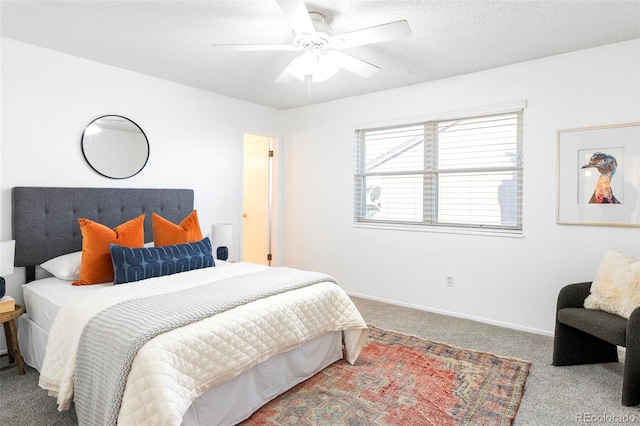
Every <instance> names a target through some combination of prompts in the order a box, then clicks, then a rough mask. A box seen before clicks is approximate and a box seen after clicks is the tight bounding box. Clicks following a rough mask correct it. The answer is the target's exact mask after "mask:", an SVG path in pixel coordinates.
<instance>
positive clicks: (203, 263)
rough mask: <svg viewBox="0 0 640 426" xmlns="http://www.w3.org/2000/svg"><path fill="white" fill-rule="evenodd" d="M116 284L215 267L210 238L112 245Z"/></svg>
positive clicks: (110, 246)
mask: <svg viewBox="0 0 640 426" xmlns="http://www.w3.org/2000/svg"><path fill="white" fill-rule="evenodd" d="M109 248H110V250H111V261H112V263H113V274H114V282H113V283H114V284H124V283H130V282H134V281H140V280H144V279H147V278H153V277H159V276H162V275H171V274H177V273H179V272H185V271H191V270H193V269H201V268H209V267H211V266H215V263H214V261H213V254H212V248H211V241H210V240H209V237H206V238H204V239H203V240H201V241H196V242H194V243H187V244H175V245H172V246H162V247H141V248H134V247H123V246H119V245H117V244H110V245H109Z"/></svg>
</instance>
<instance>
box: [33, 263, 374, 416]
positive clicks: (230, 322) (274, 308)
mask: <svg viewBox="0 0 640 426" xmlns="http://www.w3.org/2000/svg"><path fill="white" fill-rule="evenodd" d="M266 268H267V267H265V266H261V265H254V264H247V263H239V264H235V265H230V266H225V267H215V268H207V269H199V270H195V271H190V272H186V273H181V274H176V275H170V276H166V277H158V278H153V279H150V280H145V281H140V282H137V283H134V284H127V285H119V286H114V287H110V288H106V289H104V290H101V291H99V292H96V293H93V294H91V295H88V296H86V297H82V298H79V299H77V300H76V301H74V303H70V304H69V305H68V306H65V307H63V308H62V309H61V310H60V312H59V314H58V316H57V317H56V320H55V322H54V324H53V326H52V328H51V332H50V336H49V342H48V345H47V352H46V356H45V360H44V364H43V368H42V372H41V375H40V386H41V387H42V388H44V389H46V390H48V391H49V392H50V394H53V395H56V396H57V400H58V405H59V409H60V410H64V409H67V408H69V406H70V404H71V401H72V399H73V391H74V389H73V376H74V372H75V358H76V351H77V345H78V341H79V338H80V336H81V334H82V330H83V328H84V326H85V324H86V323H87V322H88V321H89V320H90V319H91V318H92V317H93V316H94V315H96V314H97V313H98V312H100V311H101V310H103V309H105V308H107V307H109V306H112V305H114V304H116V303H118V302H120V301H123V300H127V299H130V298H137V297H143V296H148V295H151V294H165V293H169V292H174V291H177V290H180V289H186V288H191V287H194V286H197V285H202V284H206V283H213V284H212V285H215V282H216V281H219V280H223V279H225V278H228V277H233V276H238V275H242V274H246V273H251V272H257V271H260V270H263V269H266ZM338 330H344V338H345V350H346V353H347V360H348V361H349V362H354V361H355V359H356V358H357V356H358V354H359V352H360V349H361V348H362V345H363V344H364V341H365V339H366V335H367V333H366V323H365V322H364V320H363V319H362V317H361V315H360V314H359V312H358V311H357V309H356V308H355V306H354V305H353V303H352V302H351V300H350V299H349V297H348V296H347V295H346V294H345V293H344V291H343V290H342V289H341V288H340V287H339V286H337V285H335V284H333V283H319V284H314V285H312V286H309V287H304V288H301V289H297V290H293V291H289V292H286V293H282V294H279V295H274V296H271V297H268V298H265V299H260V300H257V301H255V302H251V303H249V304H247V305H244V306H241V307H237V308H233V309H230V310H228V311H225V312H223V313H220V314H217V315H215V316H213V317H210V318H207V319H205V320H202V321H199V322H196V323H194V324H191V325H188V326H185V327H182V328H179V329H176V330H172V331H169V332H166V333H163V334H161V335H159V336H157V337H155V338H154V339H152V340H151V341H149V342H148V343H146V344H145V345H144V346H143V347H142V348H141V349H140V351H139V352H138V355H137V356H136V358H135V359H134V361H133V364H132V366H131V372H130V374H129V377H128V379H127V385H126V388H125V391H124V395H123V399H122V406H121V409H120V414H119V417H118V423H119V424H152V423H153V424H168V425H170V424H176V425H177V424H180V422H181V419H182V416H183V414H184V412H185V411H186V410H187V408H188V407H189V406H190V405H191V403H192V401H193V400H194V399H195V398H197V397H198V396H199V395H201V394H202V393H204V392H206V391H207V390H209V389H210V388H212V387H214V386H216V385H217V384H220V383H222V382H224V381H227V380H230V379H232V378H234V377H236V376H238V375H239V374H241V373H242V372H243V371H246V370H248V369H249V368H251V367H253V366H255V365H257V364H259V363H260V362H262V361H264V360H266V359H268V358H269V357H271V356H273V355H276V354H278V353H282V352H285V351H288V350H290V349H293V348H296V347H299V346H301V345H302V344H304V343H306V342H307V341H309V340H311V339H314V338H315V337H318V336H320V335H322V334H324V333H326V332H329V331H338Z"/></svg>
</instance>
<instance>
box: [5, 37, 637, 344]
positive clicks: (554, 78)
mask: <svg viewBox="0 0 640 426" xmlns="http://www.w3.org/2000/svg"><path fill="white" fill-rule="evenodd" d="M0 46H1V49H2V50H1V55H2V56H1V68H0V78H1V83H2V86H1V88H0V89H1V98H2V103H1V115H0V118H1V123H0V124H1V126H2V128H1V141H0V238H10V237H11V218H10V210H11V208H10V205H11V203H10V201H11V200H10V190H11V188H12V187H13V186H17V185H35V186H40V185H51V186H97V187H109V186H118V187H176V188H177V187H188V188H194V189H195V191H196V208H197V209H198V214H199V216H200V219H201V221H202V223H203V231H204V232H205V233H209V232H210V231H209V229H210V224H211V223H214V222H232V223H233V224H234V229H238V227H239V225H240V224H239V220H240V217H241V213H242V212H241V192H240V187H241V185H240V183H241V182H240V179H241V170H240V163H241V149H242V138H243V132H244V131H251V132H253V133H258V134H270V135H273V134H275V135H278V134H281V135H283V136H284V137H282V138H279V139H280V142H279V152H280V154H281V156H280V159H279V161H280V162H281V164H282V169H281V170H280V171H279V173H280V176H281V178H280V179H279V184H278V188H279V189H280V191H281V197H280V198H281V200H282V205H281V207H282V208H281V210H280V212H279V213H278V218H279V220H280V221H281V226H280V232H281V234H280V235H279V236H278V237H279V240H278V248H279V249H280V250H281V253H282V262H279V263H283V264H285V265H287V266H292V267H300V268H305V269H313V270H320V271H324V272H327V273H330V274H332V275H334V276H335V277H336V278H337V279H338V281H339V282H340V283H341V285H342V286H343V287H344V288H345V289H346V290H347V291H349V292H351V293H353V294H360V295H366V296H367V297H373V298H379V299H383V300H388V301H392V302H394V303H399V304H405V305H409V306H416V307H420V308H423V309H429V310H434V311H439V312H445V313H450V314H454V315H459V316H465V317H470V318H476V319H480V320H483V321H487V322H493V323H498V324H504V325H507V326H510V327H516V328H522V329H528V330H532V331H537V332H542V333H550V332H551V331H552V329H553V320H554V308H555V299H556V295H557V292H558V289H559V288H560V287H562V286H563V285H564V284H566V283H569V282H575V281H582V280H590V279H591V278H592V277H593V275H594V273H595V270H596V268H597V265H598V263H599V261H600V259H601V257H602V254H603V252H604V250H605V249H606V248H609V247H615V248H618V249H620V250H622V251H624V252H626V253H628V254H630V255H633V256H636V257H638V258H640V229H638V228H613V227H590V226H569V225H556V224H555V140H556V130H557V129H563V128H573V127H584V126H594V125H605V124H615V123H626V122H634V121H640V78H639V77H638V76H640V40H636V41H632V42H627V43H620V44H616V45H610V46H605V47H602V48H598V49H591V50H586V51H581V52H576V53H572V54H567V55H560V56H555V57H551V58H546V59H542V60H538V61H533V62H528V63H523V64H517V65H513V66H509V67H503V68H498V69H494V70H490V71H485V72H480V73H475V74H469V75H465V76H461V77H456V78H451V79H446V80H440V81H436V82H432V83H425V84H422V85H416V86H411V87H405V88H401V89H396V90H390V91H385V92H380V93H376V94H372V95H367V96H361V97H354V98H349V99H344V100H340V101H335V102H330V103H326V104H321V105H315V106H309V107H304V108H299V109H295V110H289V111H276V110H273V109H270V108H266V107H261V106H257V105H254V104H250V103H246V102H241V101H237V100H233V99H230V98H226V97H223V96H218V95H215V94H211V93H208V92H204V91H200V90H197V89H193V88H188V87H185V86H181V85H178V84H174V83H170V82H166V81H162V80H159V79H155V78H152V77H147V76H143V75H140V74H136V73H132V72H128V71H124V70H121V69H118V68H114V67H110V66H106V65H102V64H98V63H95V62H91V61H86V60H83V59H79V58H76V57H72V56H69V55H65V54H61V53H58V52H54V51H50V50H47V49H42V48H38V47H35V46H32V45H28V44H24V43H20V42H16V41H13V40H9V39H4V38H3V39H2V41H1V45H0ZM212 78H215V76H212ZM318 90H322V87H321V85H319V86H318ZM519 99H525V100H527V102H528V108H527V109H526V110H525V121H524V146H525V148H524V153H525V154H524V162H525V176H524V178H525V182H524V191H525V199H524V234H525V236H524V238H503V237H502V238H501V237H485V236H468V235H455V234H440V233H430V232H408V231H385V230H374V229H362V228H354V227H353V221H352V210H353V204H352V188H353V185H352V181H353V175H352V173H353V131H354V129H355V128H358V127H360V126H361V125H362V124H371V123H382V122H388V121H393V120H399V121H404V120H406V119H407V118H411V119H415V118H416V117H421V116H426V115H431V114H434V113H438V112H443V111H450V110H460V109H467V108H472V107H481V106H486V105H492V104H499V103H503V102H508V101H512V100H519ZM104 114H119V115H124V116H127V117H129V118H130V119H132V120H133V121H135V122H136V123H138V125H140V126H141V127H142V129H143V130H144V131H145V132H146V134H147V136H148V137H149V141H150V145H151V157H150V160H149V162H148V164H147V166H146V167H145V169H144V170H143V171H142V172H141V173H140V174H138V175H136V176H135V177H133V178H131V179H126V180H117V181H116V180H110V179H106V178H104V177H102V176H100V175H98V174H97V173H95V172H94V171H93V170H92V169H91V168H90V167H89V166H88V165H87V164H86V162H85V161H84V158H83V157H82V152H81V149H80V136H81V134H82V131H83V129H84V127H85V126H86V124H88V123H89V122H90V121H91V120H93V119H94V118H96V117H98V116H100V115H104ZM281 123H285V124H281ZM238 247H239V235H238V233H237V232H234V247H233V248H232V251H233V250H238ZM238 253H239V251H238V252H232V253H231V255H232V256H234V257H236V258H237V257H238ZM17 272H18V273H17V274H15V275H12V276H9V277H7V281H8V282H9V294H10V295H12V296H14V297H16V298H17V299H19V300H20V299H21V294H20V284H21V283H22V282H23V276H22V272H21V271H20V270H19V271H17ZM446 275H454V277H455V286H454V287H453V288H448V287H446V286H445V284H444V281H445V276H446ZM1 349H2V348H0V350H1Z"/></svg>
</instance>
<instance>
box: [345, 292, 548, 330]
mask: <svg viewBox="0 0 640 426" xmlns="http://www.w3.org/2000/svg"><path fill="white" fill-rule="evenodd" d="M347 294H348V295H350V296H354V297H360V298H362V299H369V300H375V301H377V302H383V303H388V304H390V305H396V306H402V307H404V308H411V309H418V310H420V311H425V312H432V313H434V314H441V315H448V316H451V317H456V318H463V319H468V320H472V321H478V322H482V323H485V324H491V325H497V326H500V327H505V328H511V329H513V330H520V331H526V332H529V333H534V334H541V335H543V336H549V337H553V331H549V330H542V329H538V328H532V327H524V326H521V325H518V324H511V323H508V322H502V321H495V320H492V319H488V318H482V317H475V316H472V315H466V314H461V313H458V312H450V311H445V310H442V309H435V308H429V307H426V306H421V305H414V304H413V303H406V302H399V301H397V300H390V299H385V298H382V297H375V296H370V295H367V294H360V293H354V292H347Z"/></svg>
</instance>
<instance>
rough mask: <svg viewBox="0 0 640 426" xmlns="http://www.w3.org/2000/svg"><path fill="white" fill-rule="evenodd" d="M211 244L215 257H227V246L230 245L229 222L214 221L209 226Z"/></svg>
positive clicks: (222, 258) (224, 258)
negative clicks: (214, 249)
mask: <svg viewBox="0 0 640 426" xmlns="http://www.w3.org/2000/svg"><path fill="white" fill-rule="evenodd" d="M211 244H212V245H213V247H217V249H216V258H217V259H220V260H227V259H228V258H229V246H230V245H231V224H230V223H214V224H213V225H212V226H211Z"/></svg>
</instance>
